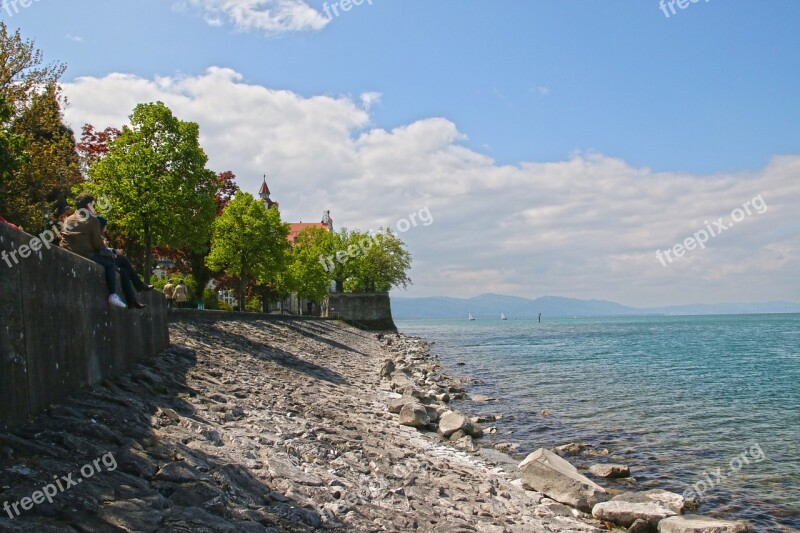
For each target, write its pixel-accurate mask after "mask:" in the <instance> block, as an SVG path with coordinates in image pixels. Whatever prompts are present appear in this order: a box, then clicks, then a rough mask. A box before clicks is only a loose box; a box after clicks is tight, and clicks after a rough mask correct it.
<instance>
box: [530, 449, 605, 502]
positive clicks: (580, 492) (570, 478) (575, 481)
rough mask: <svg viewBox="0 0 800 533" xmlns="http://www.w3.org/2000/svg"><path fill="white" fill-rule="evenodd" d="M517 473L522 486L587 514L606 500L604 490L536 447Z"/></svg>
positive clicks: (568, 465)
mask: <svg viewBox="0 0 800 533" xmlns="http://www.w3.org/2000/svg"><path fill="white" fill-rule="evenodd" d="M519 470H520V472H521V474H522V476H521V477H522V481H523V483H524V484H525V486H527V487H529V488H531V489H533V490H536V491H539V492H543V493H544V494H546V495H547V496H548V497H549V498H551V499H553V500H556V501H557V502H561V503H565V504H567V505H571V506H572V507H575V508H576V509H579V510H581V511H584V512H587V513H590V512H591V511H592V508H593V507H594V506H595V505H597V504H598V503H600V502H602V501H605V500H606V499H607V498H608V493H607V492H606V491H605V489H604V488H603V487H601V486H600V485H598V484H596V483H595V482H594V481H592V480H590V479H589V478H587V477H585V476H582V475H581V474H579V473H578V470H577V469H576V468H575V467H574V466H572V465H571V464H570V463H569V462H567V461H566V460H564V459H562V458H561V457H559V456H558V455H556V454H555V453H553V452H551V451H550V450H546V449H544V448H539V449H538V450H536V451H535V452H533V453H532V454H530V455H529V456H528V457H527V458H526V459H525V460H524V461H522V462H521V463H520V465H519Z"/></svg>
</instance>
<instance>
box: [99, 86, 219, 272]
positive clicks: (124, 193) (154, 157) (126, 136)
mask: <svg viewBox="0 0 800 533" xmlns="http://www.w3.org/2000/svg"><path fill="white" fill-rule="evenodd" d="M130 122H131V126H130V127H127V128H124V129H123V130H122V132H121V133H120V135H119V137H117V138H116V139H114V140H113V141H112V142H111V143H110V149H109V150H108V153H107V154H106V155H105V156H104V157H102V158H100V159H99V160H97V161H96V162H95V163H94V164H92V165H91V166H90V167H89V178H90V180H91V183H90V185H89V188H90V190H91V191H93V192H94V193H95V195H96V196H97V195H102V196H105V197H106V198H108V200H109V201H110V203H111V209H112V212H113V218H114V220H115V225H116V226H118V227H120V228H121V229H122V231H123V232H124V233H125V235H126V236H127V237H128V238H129V239H135V240H137V241H138V242H139V243H140V244H141V245H142V246H143V248H144V258H143V264H144V274H145V279H149V278H150V275H151V274H152V267H153V247H155V246H168V247H171V248H184V247H187V248H188V249H189V250H190V251H198V252H201V253H202V251H203V249H204V247H205V246H207V243H208V233H209V228H210V227H211V224H212V223H213V221H214V218H215V215H216V210H215V195H216V192H217V189H218V181H217V177H216V175H215V174H214V172H212V171H211V170H208V169H206V168H205V166H206V163H207V162H208V157H207V156H206V154H205V152H204V151H203V149H202V147H201V146H200V142H199V134H200V128H199V126H198V125H197V124H196V123H194V122H184V121H182V120H178V119H177V118H176V117H175V116H174V115H173V114H172V111H170V109H169V108H168V107H167V106H165V105H164V104H163V103H162V102H157V103H149V104H139V105H137V106H136V108H135V109H134V111H133V114H132V115H131V116H130Z"/></svg>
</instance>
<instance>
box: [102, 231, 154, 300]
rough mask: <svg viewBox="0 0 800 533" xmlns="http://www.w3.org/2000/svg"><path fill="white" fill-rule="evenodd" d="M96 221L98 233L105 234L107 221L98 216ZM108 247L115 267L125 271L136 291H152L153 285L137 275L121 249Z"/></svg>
mask: <svg viewBox="0 0 800 533" xmlns="http://www.w3.org/2000/svg"><path fill="white" fill-rule="evenodd" d="M97 221H98V222H100V233H101V234H103V235H104V236H105V230H106V226H108V221H107V220H106V219H105V218H103V217H100V216H98V217H97ZM104 240H105V237H104ZM106 247H108V241H106ZM108 249H109V250H111V254H112V255H111V257H112V258H113V259H114V263H115V264H116V265H117V268H118V269H119V271H120V273H122V272H125V273H127V275H128V277H129V278H130V280H131V283H132V284H133V286H134V288H135V289H136V290H137V291H139V292H144V291H152V290H153V285H147V284H146V283H145V282H144V281H142V280H141V278H140V277H139V275H138V274H137V273H136V272H135V271H134V270H133V265H132V264H131V262H130V259H128V258H127V257H125V256H124V255H122V250H115V249H114V248H108ZM105 255H108V252H106V253H105ZM125 299H126V300H127V299H128V297H127V293H125ZM135 299H136V298H134V300H135ZM129 301H130V300H129ZM134 307H136V308H137V309H141V308H142V307H144V305H143V304H137V305H135V306H134Z"/></svg>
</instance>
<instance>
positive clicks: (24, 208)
mask: <svg viewBox="0 0 800 533" xmlns="http://www.w3.org/2000/svg"><path fill="white" fill-rule="evenodd" d="M12 131H13V133H14V134H15V135H18V136H20V137H22V138H24V140H25V148H24V154H25V156H24V160H23V161H22V162H21V163H20V164H19V165H17V167H16V169H15V170H14V171H13V172H12V174H11V176H10V178H9V179H8V181H7V182H6V183H5V184H4V187H3V193H4V194H3V200H2V201H0V203H2V209H3V211H4V212H5V213H7V214H8V216H9V218H10V219H12V220H14V221H15V222H16V223H18V224H20V225H22V226H24V227H27V228H29V229H30V230H32V231H37V230H38V229H40V228H41V227H42V226H49V225H51V224H52V223H53V222H54V221H55V220H56V219H57V218H58V216H59V215H60V214H61V213H62V212H63V211H64V209H66V207H67V197H68V196H69V194H70V191H71V190H72V188H73V187H74V186H75V185H76V184H78V183H80V182H81V181H82V177H81V174H80V169H79V161H78V155H77V154H76V153H75V137H74V135H73V133H72V130H71V129H70V128H68V127H67V126H66V125H65V124H64V121H63V115H62V112H61V103H60V97H59V89H58V87H56V86H55V85H50V86H49V87H47V89H46V90H45V91H44V92H43V93H41V94H35V95H33V98H32V100H31V103H30V105H29V106H28V107H26V108H24V109H23V110H22V112H21V113H20V114H19V116H18V117H17V118H16V119H15V120H14V122H13V125H12Z"/></svg>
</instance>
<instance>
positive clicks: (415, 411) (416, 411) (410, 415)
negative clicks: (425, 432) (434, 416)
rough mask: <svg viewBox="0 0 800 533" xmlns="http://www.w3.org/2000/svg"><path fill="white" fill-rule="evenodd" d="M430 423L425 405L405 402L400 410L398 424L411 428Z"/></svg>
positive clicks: (422, 426) (421, 426)
mask: <svg viewBox="0 0 800 533" xmlns="http://www.w3.org/2000/svg"><path fill="white" fill-rule="evenodd" d="M430 423H431V419H430V417H429V416H428V411H427V409H425V406H424V405H422V404H419V403H407V404H405V405H404V406H403V409H402V410H401V411H400V424H401V425H403V426H411V427H412V428H424V427H426V426H427V425H428V424H430Z"/></svg>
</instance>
